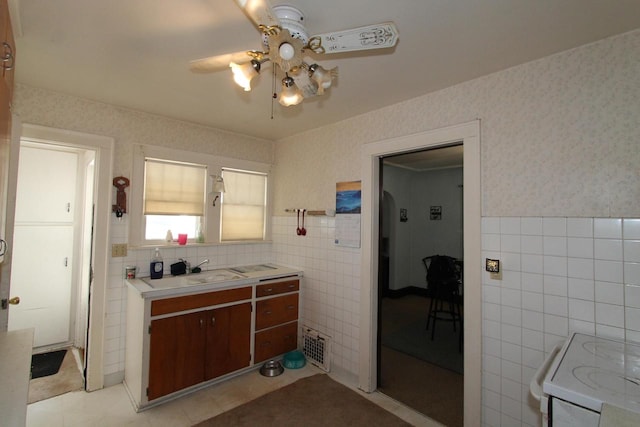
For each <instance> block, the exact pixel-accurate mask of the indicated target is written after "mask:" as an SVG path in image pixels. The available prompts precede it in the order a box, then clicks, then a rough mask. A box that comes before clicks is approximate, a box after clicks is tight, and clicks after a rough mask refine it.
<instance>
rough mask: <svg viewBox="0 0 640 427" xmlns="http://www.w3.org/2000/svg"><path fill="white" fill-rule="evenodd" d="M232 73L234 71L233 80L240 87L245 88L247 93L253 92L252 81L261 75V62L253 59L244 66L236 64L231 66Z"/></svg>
mask: <svg viewBox="0 0 640 427" xmlns="http://www.w3.org/2000/svg"><path fill="white" fill-rule="evenodd" d="M229 67H231V71H233V80H234V81H235V82H236V83H237V85H238V86H240V87H241V88H243V89H244V90H245V92H249V91H250V90H251V79H253V78H254V77H255V76H257V75H258V74H259V73H260V61H258V60H256V59H252V60H251V61H250V62H247V63H245V64H242V65H238V64H236V63H235V62H231V63H230V64H229Z"/></svg>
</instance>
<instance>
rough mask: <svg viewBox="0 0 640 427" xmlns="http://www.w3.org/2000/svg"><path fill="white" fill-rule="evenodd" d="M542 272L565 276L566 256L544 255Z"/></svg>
mask: <svg viewBox="0 0 640 427" xmlns="http://www.w3.org/2000/svg"><path fill="white" fill-rule="evenodd" d="M543 259H544V261H543V262H544V274H545V275H546V274H550V275H553V276H565V277H566V276H567V257H561V256H546V255H545V256H544V257H543Z"/></svg>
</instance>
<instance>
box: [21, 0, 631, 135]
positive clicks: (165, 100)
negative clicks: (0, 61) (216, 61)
mask: <svg viewBox="0 0 640 427" xmlns="http://www.w3.org/2000/svg"><path fill="white" fill-rule="evenodd" d="M281 3H287V4H292V5H295V6H297V7H298V8H299V9H300V10H301V11H302V12H303V13H304V14H305V16H306V18H305V22H306V26H307V29H308V30H309V33H310V34H311V35H313V34H317V33H323V32H328V31H331V30H342V29H347V28H351V27H356V26H362V25H366V24H371V23H378V22H384V21H389V20H392V21H394V22H395V23H396V25H397V27H398V30H399V32H400V38H399V42H398V44H397V46H396V47H395V48H393V49H386V50H378V51H369V52H368V53H362V52H356V53H353V54H337V55H325V56H323V57H320V56H318V57H315V59H316V60H317V62H318V63H319V64H320V65H322V66H324V67H325V68H330V67H333V66H338V67H339V77H338V79H337V81H336V82H335V83H334V86H333V87H332V88H331V89H330V91H329V93H328V95H325V96H324V97H316V98H315V99H313V100H306V101H304V102H303V103H302V104H300V105H298V106H295V107H288V108H285V107H281V106H280V105H279V104H278V103H277V102H275V103H274V106H273V119H271V111H272V102H271V93H272V78H271V68H270V67H269V68H268V69H265V70H263V73H262V74H261V76H259V77H258V78H257V79H255V80H254V82H253V84H252V86H253V90H252V91H251V92H243V91H242V89H240V88H239V87H237V86H236V85H235V84H234V83H233V81H232V78H231V72H230V71H228V70H224V71H220V72H216V73H212V74H193V73H191V72H190V71H189V69H188V62H189V61H190V60H192V59H199V58H203V57H208V56H213V55H219V54H223V53H230V52H237V51H242V50H251V49H256V50H261V48H262V47H261V39H260V35H259V32H258V30H257V29H256V28H255V27H254V26H253V25H252V23H251V22H250V21H249V20H248V19H247V17H246V16H245V15H244V13H243V12H242V11H241V10H240V9H239V8H238V7H237V6H236V4H235V2H234V1H233V0H106V1H105V0H55V1H52V0H10V6H11V8H12V12H13V14H12V16H13V19H14V21H18V20H16V19H15V16H16V11H17V14H18V15H19V17H20V19H19V22H15V23H14V24H18V25H20V26H21V33H22V34H17V37H16V45H17V67H16V81H17V82H20V83H25V84H28V85H31V86H36V87H42V88H46V89H51V90H55V91H58V92H64V93H69V94H72V95H75V96H78V97H83V98H88V99H93V100H97V101H102V102H106V103H110V104H116V105H120V106H125V107H129V108H133V109H137V110H142V111H146V112H150V113H155V114H160V115H163V116H168V117H173V118H176V119H181V120H186V121H189V122H194V123H200V124H204V125H208V126H213V127H216V128H220V129H225V130H229V131H233V132H238V133H242V134H247V135H254V136H257V137H262V138H267V139H279V138H282V137H286V136H289V135H293V134H296V133H299V132H303V131H305V130H308V129H311V128H315V127H319V126H323V125H327V124H329V123H333V122H337V121H340V120H344V119H346V118H348V117H352V116H355V115H358V114H362V113H365V112H367V111H371V110H374V109H378V108H381V107H383V106H386V105H390V104H394V103H397V102H401V101H403V100H407V99H410V98H414V97H416V96H419V95H422V94H425V93H429V92H432V91H435V90H438V89H441V88H445V87H447V86H451V85H454V84H456V83H459V82H462V81H466V80H470V79H473V78H476V77H479V76H482V75H486V74H489V73H492V72H495V71H497V70H501V69H505V68H508V67H511V66H513V65H517V64H521V63H524V62H527V61H531V60H534V59H537V58H541V57H544V56H547V55H549V54H552V53H554V52H559V51H563V50H566V49H569V48H572V47H575V46H579V45H582V44H586V43H590V42H592V41H595V40H599V39H602V38H605V37H608V36H611V35H614V34H618V33H623V32H627V31H630V30H632V29H635V28H639V27H640V1H638V0H398V1H383V0H377V1H372V0H348V1H345V0H323V1H319V0H284V2H283V1H282V0H273V1H272V4H281ZM280 78H281V77H280ZM278 86H279V84H278ZM278 91H279V89H278Z"/></svg>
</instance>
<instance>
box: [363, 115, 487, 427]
mask: <svg viewBox="0 0 640 427" xmlns="http://www.w3.org/2000/svg"><path fill="white" fill-rule="evenodd" d="M452 143H462V144H463V146H464V176H463V185H464V213H463V215H464V260H465V262H464V270H463V274H464V283H465V288H464V317H465V322H464V324H463V331H464V332H463V333H464V373H465V375H464V425H469V426H470V425H475V424H476V423H477V422H478V420H480V419H481V395H482V394H481V392H482V388H481V384H482V382H481V379H482V378H481V372H482V371H481V363H482V346H481V342H482V341H481V340H482V338H481V337H482V330H481V325H482V316H481V301H482V298H481V289H482V288H481V282H482V274H481V273H482V271H481V269H480V266H481V261H480V257H481V238H480V237H481V233H480V224H481V187H480V176H481V169H480V121H479V120H474V121H471V122H467V123H463V124H459V125H454V126H450V127H445V128H440V129H435V130H431V131H426V132H421V133H417V134H412V135H407V136H402V137H397V138H392V139H387V140H382V141H379V142H372V143H370V144H365V145H364V146H363V149H362V226H361V228H362V236H361V242H362V262H361V267H362V268H361V282H362V286H361V289H360V293H361V295H360V297H361V304H360V307H361V310H360V313H361V319H360V320H361V321H360V340H359V342H360V353H359V354H360V355H359V367H360V371H359V375H358V379H359V384H358V386H359V388H360V389H362V390H364V391H366V392H373V391H375V390H376V387H377V381H378V372H377V366H378V354H377V348H378V345H377V344H378V333H379V330H378V264H379V259H378V254H379V234H380V230H379V224H380V197H381V195H380V192H379V182H380V159H381V158H384V157H386V156H390V155H393V154H397V153H404V152H408V151H419V150H424V149H428V148H435V147H438V146H444V145H450V144H452Z"/></svg>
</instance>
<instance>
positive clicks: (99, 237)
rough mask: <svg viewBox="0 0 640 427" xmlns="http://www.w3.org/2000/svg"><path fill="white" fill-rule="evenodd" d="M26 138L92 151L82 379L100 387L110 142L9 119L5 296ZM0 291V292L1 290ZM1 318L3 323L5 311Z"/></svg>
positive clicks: (88, 387) (90, 386) (89, 388)
mask: <svg viewBox="0 0 640 427" xmlns="http://www.w3.org/2000/svg"><path fill="white" fill-rule="evenodd" d="M22 137H24V138H28V139H31V140H34V141H39V142H43V143H47V142H48V143H54V144H55V143H58V144H60V145H67V146H72V147H78V148H85V149H89V150H93V151H95V153H96V158H95V165H96V169H95V179H94V206H95V215H94V227H93V228H94V230H93V232H94V239H93V283H92V284H91V285H90V286H91V290H90V297H89V298H90V299H89V333H88V339H87V349H86V350H87V351H86V355H85V358H86V359H85V360H86V366H85V371H86V377H85V388H86V390H87V391H93V390H98V389H101V388H103V387H104V323H105V302H106V291H107V279H108V265H109V254H110V252H109V228H110V222H111V204H112V197H113V195H112V193H113V191H112V178H111V177H112V175H113V149H114V139H113V138H111V137H106V136H101V135H93V134H87V133H81V132H75V131H69V130H64V129H56V128H50V127H45V126H39V125H32V124H27V123H21V122H20V119H19V117H18V116H15V115H14V116H13V129H12V138H11V149H10V158H9V163H10V165H9V179H8V188H7V223H6V229H7V240H8V241H7V243H8V248H7V255H8V257H5V262H4V264H3V268H2V283H3V288H4V287H6V288H7V289H6V292H7V294H8V292H9V289H8V288H9V287H10V286H11V283H9V280H10V277H11V249H12V241H13V227H14V223H15V201H16V191H17V174H18V170H17V169H18V160H19V152H20V139H21V138H22ZM3 291H4V289H3ZM2 316H4V319H5V325H6V316H7V311H5V312H4V313H3V314H2Z"/></svg>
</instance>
